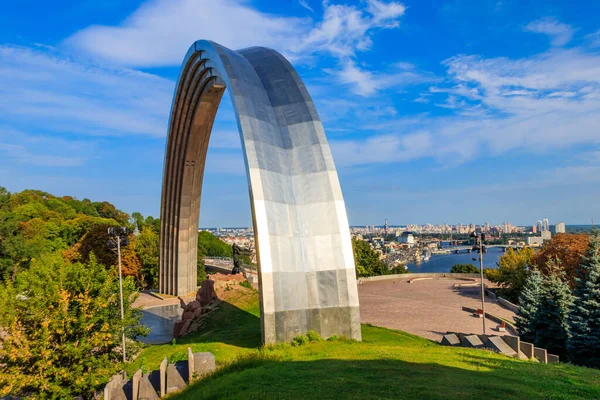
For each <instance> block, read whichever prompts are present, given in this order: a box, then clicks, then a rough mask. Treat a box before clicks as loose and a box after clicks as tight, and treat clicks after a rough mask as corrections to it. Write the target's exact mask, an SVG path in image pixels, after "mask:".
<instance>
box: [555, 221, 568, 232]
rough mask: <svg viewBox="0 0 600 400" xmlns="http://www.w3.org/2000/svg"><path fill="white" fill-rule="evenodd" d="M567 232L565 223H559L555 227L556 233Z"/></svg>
mask: <svg viewBox="0 0 600 400" xmlns="http://www.w3.org/2000/svg"><path fill="white" fill-rule="evenodd" d="M566 232H567V228H566V226H565V223H564V222H562V221H561V222H558V223H556V225H554V233H566Z"/></svg>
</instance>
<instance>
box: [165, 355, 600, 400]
mask: <svg viewBox="0 0 600 400" xmlns="http://www.w3.org/2000/svg"><path fill="white" fill-rule="evenodd" d="M267 354H268V353H267ZM464 361H467V364H471V365H473V366H475V368H476V370H471V369H463V368H459V367H450V366H446V365H440V364H436V363H414V362H407V361H402V360H391V359H379V360H337V359H320V360H315V361H279V360H277V359H274V358H273V357H271V358H266V359H261V358H260V357H256V356H255V357H254V358H252V357H249V358H247V359H241V360H239V361H238V362H237V363H235V364H232V365H230V366H227V367H225V368H224V369H222V370H221V371H219V372H217V373H216V374H215V375H214V376H212V377H209V378H208V379H204V380H202V381H201V382H199V383H197V384H195V385H193V386H192V387H190V388H189V389H188V390H187V391H185V392H183V393H180V394H179V395H176V396H174V397H173V398H174V399H180V400H182V399H198V398H227V399H232V398H233V399H235V398H240V399H242V398H243V399H250V398H260V399H287V398H290V399H291V398H298V399H299V398H301V399H320V400H322V399H374V398H388V399H391V398H402V399H498V400H500V399H502V400H506V399H524V398H527V399H543V398H553V399H571V398H595V397H598V396H600V389H599V388H598V387H595V386H594V382H593V380H594V379H590V378H589V377H588V378H587V380H586V381H585V384H579V385H573V380H574V379H577V373H576V371H572V373H569V374H565V373H564V371H562V372H561V373H560V374H559V373H550V372H551V371H550V369H551V368H552V366H547V365H534V364H533V363H532V364H531V365H527V364H523V365H522V369H520V368H515V363H514V362H513V361H512V360H509V359H506V360H502V359H486V358H485V357H484V356H482V357H477V356H471V355H468V354H465V355H464ZM479 369H480V370H479Z"/></svg>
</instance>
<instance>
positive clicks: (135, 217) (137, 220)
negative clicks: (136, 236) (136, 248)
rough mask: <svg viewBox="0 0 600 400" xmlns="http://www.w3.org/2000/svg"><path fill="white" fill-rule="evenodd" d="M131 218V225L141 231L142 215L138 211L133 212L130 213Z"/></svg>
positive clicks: (143, 222)
mask: <svg viewBox="0 0 600 400" xmlns="http://www.w3.org/2000/svg"><path fill="white" fill-rule="evenodd" d="M131 220H132V221H133V225H134V226H135V227H136V228H137V230H138V231H139V232H141V231H142V229H144V224H145V221H144V216H143V215H142V214H140V213H139V212H134V213H132V214H131Z"/></svg>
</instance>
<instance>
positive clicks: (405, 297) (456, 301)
mask: <svg viewBox="0 0 600 400" xmlns="http://www.w3.org/2000/svg"><path fill="white" fill-rule="evenodd" d="M457 283H465V281H461V280H458V279H446V278H436V279H428V280H420V281H415V282H413V283H408V279H394V280H380V281H371V282H363V283H362V284H360V285H358V294H359V298H360V309H361V310H360V311H361V322H362V323H370V324H373V325H377V326H383V327H386V328H391V329H399V330H402V331H405V332H409V333H412V334H415V335H419V336H423V337H426V338H428V339H432V340H436V341H439V340H441V337H442V334H444V333H446V331H456V332H465V333H481V329H482V323H481V319H479V318H475V317H472V316H471V314H469V313H468V312H465V311H462V307H463V306H466V307H471V308H481V300H480V289H479V287H468V288H460V289H459V288H454V287H453V286H452V285H453V284H457ZM486 312H489V313H492V314H494V315H497V316H499V317H502V318H504V319H506V320H509V321H513V320H514V313H513V312H512V311H509V310H507V309H505V308H503V307H502V306H500V305H499V304H498V303H497V302H496V301H495V300H491V299H489V298H487V297H486ZM486 323H487V327H486V328H487V332H486V333H488V334H496V335H497V334H498V332H496V331H495V330H492V329H491V328H495V327H496V325H497V324H496V323H494V322H492V321H490V320H486Z"/></svg>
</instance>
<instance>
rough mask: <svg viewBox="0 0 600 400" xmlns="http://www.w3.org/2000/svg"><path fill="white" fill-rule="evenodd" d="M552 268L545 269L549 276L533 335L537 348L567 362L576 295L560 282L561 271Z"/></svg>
mask: <svg viewBox="0 0 600 400" xmlns="http://www.w3.org/2000/svg"><path fill="white" fill-rule="evenodd" d="M552 264H553V263H552V262H551V265H548V266H547V267H546V269H547V270H548V271H550V275H549V276H547V277H546V278H545V279H544V284H543V285H542V294H541V296H540V301H539V304H538V308H537V310H536V313H535V318H534V320H533V322H532V324H531V331H532V332H533V333H534V339H533V343H534V344H535V345H536V346H537V347H542V348H545V349H546V350H548V352H549V353H552V354H557V355H559V356H560V357H561V358H564V357H565V356H566V349H567V341H568V339H569V324H568V319H567V318H568V314H569V311H570V309H571V306H572V304H573V295H572V294H571V289H570V288H569V285H568V284H567V283H566V282H565V281H564V280H563V279H561V278H562V277H561V275H562V273H561V270H560V267H558V266H556V265H555V264H554V265H552Z"/></svg>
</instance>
